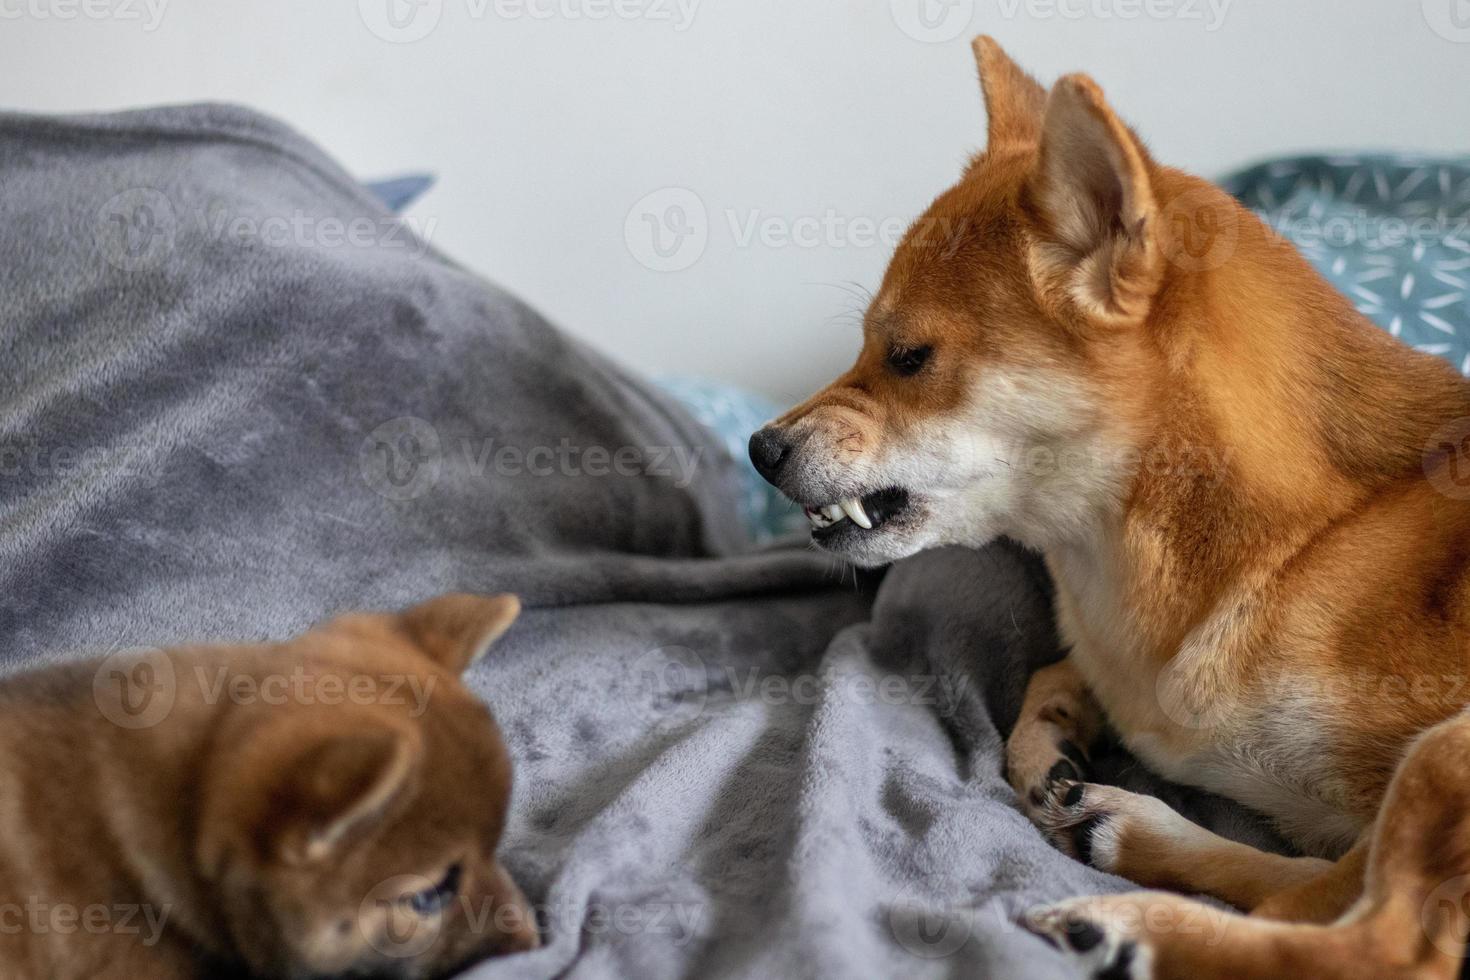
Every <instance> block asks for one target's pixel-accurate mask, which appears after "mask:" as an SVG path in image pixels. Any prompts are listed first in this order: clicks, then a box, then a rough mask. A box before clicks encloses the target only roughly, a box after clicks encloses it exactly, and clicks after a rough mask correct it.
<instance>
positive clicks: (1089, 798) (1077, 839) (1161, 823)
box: [1032, 782, 1198, 884]
mask: <svg viewBox="0 0 1470 980" xmlns="http://www.w3.org/2000/svg"><path fill="white" fill-rule="evenodd" d="M1032 819H1033V820H1034V821H1035V823H1036V826H1037V827H1039V828H1040V829H1041V832H1042V833H1043V834H1045V835H1046V837H1047V839H1048V840H1050V841H1051V842H1052V844H1053V845H1054V846H1056V847H1057V849H1059V850H1061V851H1062V852H1063V853H1065V854H1070V855H1071V856H1072V857H1074V858H1076V859H1077V860H1079V861H1081V862H1083V863H1084V864H1090V865H1092V866H1093V867H1094V868H1097V869H1099V870H1101V871H1110V872H1112V873H1114V874H1124V875H1125V876H1128V877H1137V875H1135V874H1132V873H1130V872H1132V871H1136V870H1138V868H1140V867H1142V864H1141V863H1140V861H1139V860H1138V858H1139V857H1140V855H1138V854H1137V853H1135V852H1137V851H1138V850H1139V849H1140V848H1143V849H1148V848H1149V847H1150V846H1151V845H1150V844H1149V842H1150V841H1159V840H1164V841H1168V840H1178V839H1184V838H1186V837H1188V836H1189V834H1190V832H1191V831H1197V830H1198V828H1196V827H1195V826H1194V825H1193V824H1191V823H1190V822H1189V821H1188V820H1186V819H1185V818H1184V817H1182V816H1180V815H1179V814H1178V813H1177V812H1175V811H1174V809H1173V808H1172V807H1170V806H1169V805H1168V804H1167V803H1165V802H1164V801H1163V800H1160V799H1158V798H1157V797H1153V796H1144V795H1142V794H1140V793H1130V792H1129V791H1128V790H1126V789H1119V788H1118V787H1116V786H1102V785H1099V784H1097V783H1081V782H1077V783H1058V784H1054V785H1053V786H1052V787H1051V790H1050V791H1049V792H1048V793H1047V794H1046V795H1045V796H1044V797H1043V799H1042V805H1041V806H1040V807H1038V808H1037V809H1036V811H1035V813H1034V814H1033V816H1032ZM1142 857H1144V858H1147V857H1148V855H1143V856H1142ZM1144 863H1146V861H1145V862H1144ZM1144 877H1148V876H1144ZM1145 883H1146V884H1152V882H1150V881H1145Z"/></svg>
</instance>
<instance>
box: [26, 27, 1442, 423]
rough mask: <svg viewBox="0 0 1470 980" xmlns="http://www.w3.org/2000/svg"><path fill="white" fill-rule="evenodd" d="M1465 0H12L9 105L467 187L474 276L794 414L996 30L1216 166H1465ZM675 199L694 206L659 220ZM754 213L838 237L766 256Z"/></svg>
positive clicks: (845, 348)
mask: <svg viewBox="0 0 1470 980" xmlns="http://www.w3.org/2000/svg"><path fill="white" fill-rule="evenodd" d="M389 4H394V5H396V9H397V11H398V12H399V13H400V14H401V15H402V16H403V17H404V18H406V23H407V25H408V26H407V28H406V32H407V34H409V35H412V34H417V33H423V32H425V31H427V34H426V36H424V37H421V38H419V39H417V40H411V41H403V40H402V39H401V38H402V35H401V34H400V35H399V37H400V40H398V41H389V40H384V39H383V38H382V37H380V36H378V35H379V34H384V35H390V36H391V35H394V33H395V31H394V28H392V26H391V25H389V23H388V21H387V20H386V12H387V10H388V9H389V8H388V5H389ZM1212 4H1213V6H1212ZM921 5H923V6H926V7H927V9H928V12H929V13H930V15H931V20H932V21H933V22H934V23H936V24H937V25H938V26H937V28H935V29H934V30H932V31H929V30H927V29H926V28H924V27H923V24H922V23H921V22H920V21H918V20H917V19H916V14H917V13H918V11H919V10H920V7H921ZM1467 8H1470V3H1467V0H1422V2H1421V0H1353V2H1348V0H892V2H890V0H865V2H859V0H360V2H359V0H249V2H243V0H239V2H225V0H212V2H204V0H0V83H3V84H0V104H4V105H6V106H7V107H13V108H20V109H26V110H42V111H59V110H81V109H97V108H114V107H126V106H136V105H140V104H145V103H154V102H176V101H192V100H200V99H211V100H216V99H225V100H235V101H239V102H244V103H248V104H250V105H253V106H256V107H258V108H260V109H264V110H266V111H268V112H272V113H276V114H278V115H280V116H283V117H284V118H286V119H287V120H288V121H290V122H291V123H293V124H294V125H296V126H297V127H299V128H300V129H302V130H304V131H306V132H307V133H309V134H311V135H313V136H314V137H315V138H316V139H317V140H319V141H320V142H321V143H323V144H324V145H325V146H326V147H327V148H328V149H329V150H330V151H331V152H332V153H334V154H335V155H336V156H338V157H339V158H340V159H341V160H342V161H343V162H344V163H345V164H346V165H347V166H348V167H349V168H350V169H351V170H353V171H354V172H356V173H358V174H361V175H365V176H366V175H380V174H387V173H391V172H395V171H402V170H411V169H418V168H429V169H432V170H434V171H437V172H438V174H439V177H440V183H439V185H438V187H437V188H436V189H435V190H434V191H432V192H431V193H430V194H429V195H428V196H427V197H426V198H425V199H424V200H423V202H422V203H421V204H419V205H418V206H417V207H416V208H415V209H414V210H413V212H412V215H413V217H414V218H415V220H416V221H418V222H419V223H421V224H424V225H427V224H429V223H432V225H433V231H432V235H431V237H432V239H433V241H434V242H435V243H436V244H437V245H439V246H440V247H441V248H443V249H445V250H447V251H448V252H450V253H451V254H453V255H455V256H457V257H458V258H460V259H461V260H462V261H464V262H465V263H467V264H468V265H469V266H471V267H472V268H475V269H477V270H480V271H482V272H484V273H485V274H486V275H488V276H490V277H491V278H493V279H495V280H497V281H499V282H500V283H502V284H504V285H506V286H508V287H510V288H511V289H513V290H516V291H518V292H519V293H520V294H522V295H523V296H525V297H526V298H528V299H529V300H530V301H532V302H533V303H535V304H537V305H539V306H540V307H541V308H542V309H543V310H545V311H546V312H547V313H549V314H550V315H551V316H552V317H553V318H554V319H555V320H557V321H558V322H560V323H562V324H563V325H565V326H566V327H568V328H570V329H571V330H574V331H576V332H578V333H580V334H582V335H584V336H586V337H588V338H590V339H592V340H593V341H594V342H595V343H597V344H599V345H601V346H602V347H604V348H606V349H609V350H612V351H614V352H615V353H616V354H617V355H618V356H620V357H621V358H622V359H623V360H625V361H626V362H629V363H631V364H633V365H634V366H636V367H638V368H641V369H644V370H647V371H650V372H685V373H690V372H692V373H702V374H706V375H712V376H719V377H725V378H731V379H736V380H739V381H743V382H747V383H750V384H753V385H755V386H757V387H760V388H762V389H764V390H765V391H766V392H767V393H769V394H771V395H774V396H776V397H778V398H795V397H797V396H799V395H802V394H804V393H805V392H806V391H808V390H809V389H810V388H812V387H813V386H814V385H816V384H817V383H819V382H820V381H822V380H824V379H825V378H827V377H830V376H831V375H832V374H833V373H834V372H836V371H837V370H838V369H839V368H841V367H843V366H845V364H846V363H847V362H848V361H849V360H850V358H851V357H852V355H853V353H854V352H855V350H856V348H857V344H858V332H857V327H856V321H855V318H854V317H853V316H851V315H850V314H852V313H853V312H854V311H855V310H857V309H858V308H859V307H860V305H861V304H860V301H859V299H858V298H857V297H856V296H855V295H854V293H853V290H854V287H853V286H851V285H850V284H853V283H856V284H859V285H861V286H868V287H871V286H874V285H875V284H876V281H877V279H878V277H879V274H880V272H881V271H882V268H883V265H884V263H885V260H886V258H887V255H888V253H889V250H890V244H889V243H888V242H885V241H881V240H874V239H878V238H881V237H882V236H881V235H872V234H869V230H870V226H872V225H880V226H881V225H884V224H888V225H895V226H896V225H901V224H902V223H904V222H906V221H907V220H908V219H910V218H912V217H913V216H914V215H915V214H917V213H918V212H919V211H920V210H921V209H922V208H923V207H924V205H925V204H926V202H927V201H928V200H929V199H930V198H931V197H932V196H933V195H934V194H935V193H936V192H937V191H939V190H940V189H941V188H942V187H943V186H944V185H945V184H946V183H948V182H949V181H951V180H952V179H953V178H954V177H955V176H956V174H957V172H958V170H959V167H960V165H961V163H962V162H963V160H964V159H965V157H966V155H967V154H968V153H970V152H971V151H973V150H975V149H977V148H978V146H979V144H980V143H981V142H982V140H983V116H982V112H981V109H980V102H979V95H978V91H977V88H976V84H975V81H974V76H973V66H972V64H971V60H970V52H969V47H968V44H967V41H968V38H969V37H970V35H972V34H973V33H977V32H979V31H986V32H989V33H993V34H995V35H996V36H997V37H998V38H999V39H1000V40H1001V42H1002V43H1003V44H1005V45H1007V46H1008V47H1009V49H1010V50H1011V52H1012V54H1013V55H1014V56H1015V57H1016V58H1017V59H1018V60H1019V61H1021V62H1022V63H1023V64H1024V65H1026V66H1028V67H1029V68H1031V69H1032V70H1033V71H1034V72H1036V73H1037V74H1038V75H1040V76H1041V77H1043V78H1047V79H1049V78H1053V77H1055V76H1056V75H1058V74H1060V73H1062V72H1065V71H1071V70H1077V69H1085V70H1087V71H1089V72H1091V73H1092V74H1093V75H1094V77H1095V78H1097V79H1098V81H1099V82H1101V83H1102V85H1103V86H1104V88H1105V89H1106V90H1107V91H1108V93H1109V95H1110V96H1111V98H1112V100H1113V102H1114V104H1115V105H1116V106H1117V107H1118V108H1119V109H1120V111H1121V112H1122V113H1123V114H1124V115H1125V116H1126V117H1127V118H1129V119H1130V120H1131V121H1132V122H1134V123H1135V125H1136V126H1137V127H1138V128H1139V129H1140V131H1141V132H1142V133H1143V135H1144V136H1145V138H1146V139H1148V140H1149V142H1150V144H1151V146H1152V147H1153V149H1154V151H1155V154H1156V155H1157V156H1158V157H1159V158H1161V159H1162V160H1164V161H1166V162H1170V163H1174V164H1178V165H1181V166H1186V167H1189V168H1192V169H1195V170H1197V171H1202V172H1206V173H1217V172H1219V171H1220V170H1222V169H1223V168H1226V167H1229V166H1232V165H1234V164H1237V163H1242V162H1247V161H1250V160H1252V159H1253V158H1257V157H1260V156H1261V155H1264V154H1272V153H1278V152H1285V151H1292V150H1300V149H1314V148H1347V149H1356V148H1369V147H1405V148H1416V149H1422V150H1451V151H1454V150H1458V151H1460V152H1465V151H1466V150H1467V142H1470V9H1467ZM1456 11H1458V13H1459V15H1460V17H1459V19H1454V18H1452V16H1451V14H1452V13H1454V12H1456ZM599 12H602V13H605V14H608V16H606V17H603V18H598V17H595V16H594V15H596V14H597V13H599ZM533 14H535V16H533ZM1129 14H1132V15H1133V16H1128V15H1129ZM691 15H692V16H691ZM901 23H902V24H904V25H907V27H908V31H906V30H905V29H903V28H902V27H901V26H900V24H901ZM1462 24H1463V25H1466V26H1464V27H1462V26H1460V25H1462ZM370 25H371V26H370ZM374 27H375V28H376V31H377V33H375V32H374V29H373V28H374ZM913 34H918V35H928V36H935V35H937V36H941V37H943V38H945V39H946V40H942V41H939V42H931V41H926V40H921V39H916V38H915V37H914V36H911V35H913ZM665 188H676V189H682V190H673V191H667V190H666V191H664V192H663V193H662V194H658V195H655V196H654V197H653V198H651V199H649V200H648V201H647V202H646V203H645V204H643V205H640V206H639V207H637V208H635V205H638V204H639V202H640V201H642V200H643V199H644V198H645V196H646V195H649V194H650V193H652V192H656V191H660V190H661V189H665ZM675 205H683V206H684V207H685V210H684V216H685V222H684V224H685V225H686V226H688V227H690V228H691V229H692V230H693V231H694V232H695V234H694V235H692V236H690V237H689V238H687V239H686V242H685V249H686V251H684V252H680V253H676V254H675V256H674V260H675V261H676V262H677V264H681V265H682V264H685V263H686V262H687V261H688V260H689V259H691V258H692V257H693V256H694V254H696V252H697V249H698V246H699V243H700V241H701V238H703V239H704V244H705V247H704V251H703V253H702V254H700V255H699V257H698V260H697V261H694V262H693V263H692V264H690V265H689V267H688V268H684V269H681V270H679V271H667V272H660V271H654V270H653V269H650V268H648V267H647V265H648V264H652V265H658V264H660V261H661V260H659V259H658V257H657V255H656V254H655V253H654V252H652V251H651V249H650V248H649V243H650V239H649V237H648V236H649V234H650V230H649V226H648V225H647V224H646V223H645V221H644V218H643V215H644V213H647V214H649V215H650V217H651V219H652V220H656V221H663V220H669V221H672V220H673V219H675V218H677V217H678V212H676V211H671V210H670V208H671V207H672V206H675ZM701 209H702V210H703V213H704V215H705V216H706V217H705V218H704V219H702V223H701V219H700V216H699V212H700V210H701ZM753 218H754V219H758V220H764V219H767V218H774V219H776V224H775V225H774V227H775V228H777V229H778V230H779V229H781V228H788V229H790V230H792V231H793V232H801V231H807V232H814V233H815V238H816V240H815V242H813V243H809V244H808V245H795V244H783V243H782V242H781V241H780V240H779V239H773V238H771V237H770V236H769V235H768V234H766V235H763V234H762V233H760V232H757V233H756V235H755V237H754V239H752V240H749V241H743V240H742V238H743V234H744V232H745V231H746V230H747V229H748V227H749V225H750V222H751V220H752V219H753ZM803 219H805V220H803ZM829 219H830V220H829ZM855 219H863V220H864V221H866V222H867V223H868V224H867V226H865V225H863V224H857V225H855V226H850V225H848V224H847V222H850V221H853V220H855ZM666 233H667V231H666ZM763 239H764V241H763ZM665 241H666V242H671V241H672V239H668V238H666V239H665ZM630 242H631V246H630ZM640 258H641V259H643V260H645V261H643V262H640ZM645 263H646V264H645Z"/></svg>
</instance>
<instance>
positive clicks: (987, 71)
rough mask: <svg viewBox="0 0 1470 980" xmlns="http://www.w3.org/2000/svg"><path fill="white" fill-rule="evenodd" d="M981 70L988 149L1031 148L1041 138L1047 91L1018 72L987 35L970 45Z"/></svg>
mask: <svg viewBox="0 0 1470 980" xmlns="http://www.w3.org/2000/svg"><path fill="white" fill-rule="evenodd" d="M970 46H971V48H973V49H974V51H975V63H976V64H977V65H978V66H979V68H980V90H981V92H983V93H984V95H985V115H986V118H987V120H988V121H989V137H988V139H989V143H988V146H989V148H990V149H995V148H996V147H1000V146H1005V145H1023V146H1024V145H1034V144H1035V143H1036V141H1037V140H1038V139H1039V138H1040V137H1041V114H1042V112H1043V111H1044V110H1045V108H1046V89H1044V88H1042V87H1041V86H1040V85H1039V84H1038V83H1037V81H1036V79H1034V78H1032V77H1031V76H1030V75H1028V74H1026V73H1025V72H1024V71H1022V70H1021V68H1020V66H1018V65H1017V64H1016V63H1015V62H1014V61H1012V60H1011V59H1010V57H1009V56H1008V55H1007V54H1006V53H1005V51H1004V50H1002V49H1001V46H1000V45H999V44H997V43H996V42H995V38H993V37H991V36H990V35H988V34H981V35H980V36H979V37H977V38H975V40H974V42H973V43H972V44H971V45H970Z"/></svg>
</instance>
